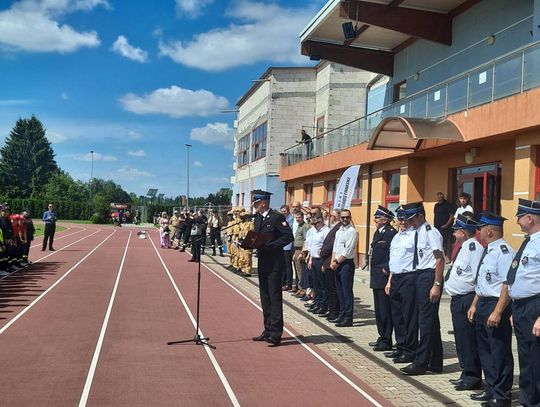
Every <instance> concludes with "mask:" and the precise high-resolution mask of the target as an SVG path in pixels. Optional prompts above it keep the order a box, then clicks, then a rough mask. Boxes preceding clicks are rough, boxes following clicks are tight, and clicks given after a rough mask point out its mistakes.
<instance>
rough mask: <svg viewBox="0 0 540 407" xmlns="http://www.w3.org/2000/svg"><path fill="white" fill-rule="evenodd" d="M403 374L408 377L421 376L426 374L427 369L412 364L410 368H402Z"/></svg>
mask: <svg viewBox="0 0 540 407" xmlns="http://www.w3.org/2000/svg"><path fill="white" fill-rule="evenodd" d="M399 370H401V373H403V374H404V375H407V376H419V375H423V374H426V369H425V368H423V367H420V366H416V365H415V364H414V363H411V364H410V365H409V366H405V367H402V368H401V369H399Z"/></svg>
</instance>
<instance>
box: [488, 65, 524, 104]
mask: <svg viewBox="0 0 540 407" xmlns="http://www.w3.org/2000/svg"><path fill="white" fill-rule="evenodd" d="M520 90H521V55H518V56H514V57H511V58H508V59H504V60H502V61H499V62H497V63H496V64H495V90H494V98H495V99H500V98H503V97H506V96H509V95H514V94H516V93H519V92H520Z"/></svg>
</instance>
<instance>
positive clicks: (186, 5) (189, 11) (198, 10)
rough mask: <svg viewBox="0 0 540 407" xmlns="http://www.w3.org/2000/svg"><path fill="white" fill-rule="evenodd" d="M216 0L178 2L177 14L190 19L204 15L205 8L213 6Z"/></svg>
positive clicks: (183, 0) (185, 0)
mask: <svg viewBox="0 0 540 407" xmlns="http://www.w3.org/2000/svg"><path fill="white" fill-rule="evenodd" d="M213 2H214V0H176V12H177V13H178V14H179V15H185V16H187V17H189V18H196V17H199V16H200V15H202V12H203V8H205V7H206V6H208V5H209V4H212V3H213Z"/></svg>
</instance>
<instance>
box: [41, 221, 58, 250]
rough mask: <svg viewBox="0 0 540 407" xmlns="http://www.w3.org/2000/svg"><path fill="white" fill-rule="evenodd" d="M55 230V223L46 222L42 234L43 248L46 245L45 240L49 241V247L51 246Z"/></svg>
mask: <svg viewBox="0 0 540 407" xmlns="http://www.w3.org/2000/svg"><path fill="white" fill-rule="evenodd" d="M55 231H56V223H46V224H45V231H44V236H43V250H45V248H46V247H47V241H48V242H49V249H52V248H53V242H54V232H55Z"/></svg>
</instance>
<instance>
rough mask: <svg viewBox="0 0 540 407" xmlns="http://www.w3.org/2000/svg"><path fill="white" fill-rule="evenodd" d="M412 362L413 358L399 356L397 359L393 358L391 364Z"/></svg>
mask: <svg viewBox="0 0 540 407" xmlns="http://www.w3.org/2000/svg"><path fill="white" fill-rule="evenodd" d="M413 361H414V358H413V357H412V356H405V355H401V356H398V357H397V358H393V359H392V362H394V363H412V362H413Z"/></svg>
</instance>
